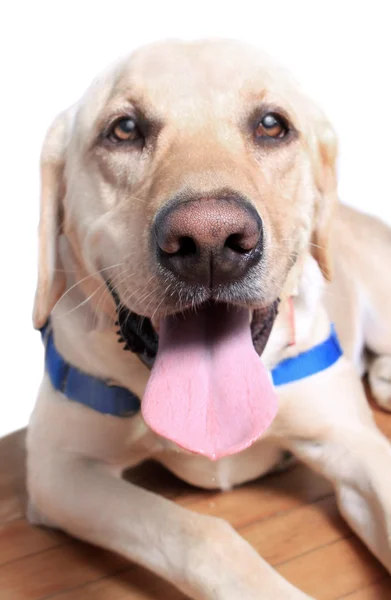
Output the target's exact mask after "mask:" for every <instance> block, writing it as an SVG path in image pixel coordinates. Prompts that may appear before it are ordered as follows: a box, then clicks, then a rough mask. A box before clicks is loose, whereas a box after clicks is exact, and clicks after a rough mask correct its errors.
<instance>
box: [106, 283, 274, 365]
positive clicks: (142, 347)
mask: <svg viewBox="0 0 391 600" xmlns="http://www.w3.org/2000/svg"><path fill="white" fill-rule="evenodd" d="M107 285H108V288H109V290H110V292H111V294H112V296H113V299H114V302H115V304H116V309H117V317H118V319H117V321H116V325H117V326H118V328H119V329H118V331H117V335H118V336H119V337H118V341H119V342H120V343H123V344H124V350H130V351H131V352H134V353H135V354H137V355H138V356H139V358H140V360H141V361H142V362H143V363H144V364H145V365H146V366H147V367H148V368H150V369H151V368H152V366H153V363H154V361H155V358H156V354H157V351H158V346H159V336H158V334H157V333H156V331H155V330H154V328H153V326H152V323H151V320H150V319H149V318H148V317H143V316H141V315H137V314H136V313H134V312H132V311H131V310H129V309H128V308H127V307H126V306H124V305H123V304H122V303H121V300H120V298H119V296H118V294H117V292H116V291H115V290H114V288H113V287H112V285H111V284H110V283H108V284H107ZM279 302H280V300H279V298H277V300H275V301H274V302H273V303H272V304H270V305H269V306H267V307H265V308H261V309H255V310H254V311H253V318H252V321H251V335H252V340H253V344H254V348H255V350H256V352H257V353H258V354H259V356H261V355H262V353H263V351H264V349H265V346H266V343H267V341H268V339H269V336H270V332H271V330H272V327H273V324H274V321H275V318H276V316H277V314H278V305H279Z"/></svg>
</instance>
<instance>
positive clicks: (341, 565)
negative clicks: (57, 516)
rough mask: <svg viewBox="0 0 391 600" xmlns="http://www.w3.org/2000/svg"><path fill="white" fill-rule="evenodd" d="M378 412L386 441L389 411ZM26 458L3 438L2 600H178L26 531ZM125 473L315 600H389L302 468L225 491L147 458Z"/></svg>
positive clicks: (58, 536) (139, 574)
mask: <svg viewBox="0 0 391 600" xmlns="http://www.w3.org/2000/svg"><path fill="white" fill-rule="evenodd" d="M375 414H376V419H377V420H378V423H379V425H380V426H381V428H382V429H383V431H384V432H385V433H386V434H387V435H388V437H390V438H391V415H385V414H384V413H381V412H380V411H376V413H375ZM24 459H25V454H24V432H23V431H22V432H18V433H16V434H13V435H11V436H8V437H6V438H4V439H2V440H0V600H44V599H45V600H48V599H49V598H50V599H58V600H92V599H94V600H151V599H162V600H184V598H185V597H184V596H183V594H180V593H178V592H177V591H176V590H174V589H173V588H172V587H170V586H169V585H167V584H166V583H165V582H163V581H161V580H160V579H159V578H157V577H155V576H154V575H152V574H150V573H149V572H147V571H146V570H144V569H142V568H140V567H137V566H135V565H133V564H130V563H128V562H127V561H125V560H123V559H122V558H119V557H117V556H114V555H112V554H109V553H107V552H104V551H102V550H99V549H97V548H94V547H91V546H88V545H86V544H82V543H80V542H77V541H75V540H72V539H71V538H69V537H67V536H66V535H64V534H62V533H59V532H55V531H50V530H44V529H38V528H34V527H30V526H29V525H28V524H27V522H26V521H25V519H24V510H25V500H26V492H25V484H24ZM390 477H391V475H390ZM130 479H131V480H132V481H136V482H138V484H139V485H142V486H144V487H146V488H149V489H153V490H156V491H158V492H159V493H161V494H163V495H165V496H166V497H169V498H173V499H175V500H176V501H177V502H179V503H180V504H182V505H185V506H187V507H189V508H191V509H192V510H196V511H199V512H203V513H208V514H213V515H218V516H221V517H224V518H225V519H227V520H228V521H230V523H232V525H233V526H234V527H235V528H236V529H237V530H238V531H240V533H241V535H242V536H244V537H245V538H246V539H247V540H248V541H249V542H250V543H251V544H253V546H254V547H255V548H256V549H257V550H258V551H259V552H260V554H262V556H263V557H264V558H265V559H266V560H267V561H269V562H270V563H271V564H272V565H273V566H274V567H275V568H276V569H277V570H278V571H279V572H280V573H281V574H282V575H283V576H284V577H286V578H287V579H289V580H290V581H291V582H292V583H294V584H295V585H297V586H298V587H299V588H301V589H303V590H305V591H306V592H307V593H309V594H310V595H312V596H314V597H315V598H317V599H319V600H320V599H324V600H326V599H327V600H331V599H334V598H346V599H347V600H386V599H391V578H390V577H389V576H388V575H387V573H386V571H385V570H384V569H383V567H382V566H381V565H380V564H379V563H378V562H377V561H376V560H375V559H374V558H373V557H372V556H371V555H370V554H369V552H368V551H367V550H366V549H365V548H364V546H363V545H362V544H361V542H359V541H358V539H357V538H356V537H355V536H354V535H353V534H352V532H351V531H350V530H349V528H348V527H347V526H346V525H345V524H344V523H343V521H342V520H341V519H340V517H339V516H338V513H337V510H336V505H335V501H334V497H333V494H332V491H331V489H330V486H329V485H328V484H327V483H326V482H325V481H324V480H322V479H321V478H320V477H318V476H317V475H314V474H313V473H311V472H310V471H309V470H308V469H306V468H305V467H303V466H301V465H299V466H296V467H293V468H292V469H290V470H289V471H288V472H285V473H281V474H277V475H273V476H270V477H267V478H265V479H263V480H262V481H261V482H256V483H252V484H250V485H246V486H244V487H241V488H239V489H237V490H234V491H233V492H229V493H224V494H215V493H210V492H204V491H200V490H197V489H193V488H191V487H190V486H188V485H186V484H184V483H182V482H180V481H179V480H178V479H176V478H175V477H173V476H171V475H170V474H169V473H167V472H166V471H165V470H163V469H162V468H161V467H159V466H157V465H155V464H153V463H150V464H147V465H144V466H143V467H142V468H138V469H135V470H134V471H133V472H131V474H130ZM390 481H391V479H390ZM390 493H391V492H390ZM227 550H228V549H227ZM260 599H261V592H260ZM238 600H240V599H238Z"/></svg>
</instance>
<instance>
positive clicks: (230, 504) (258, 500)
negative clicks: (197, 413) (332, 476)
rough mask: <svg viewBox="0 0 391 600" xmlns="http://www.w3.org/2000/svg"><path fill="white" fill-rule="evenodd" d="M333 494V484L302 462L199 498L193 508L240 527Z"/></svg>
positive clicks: (192, 504) (192, 505)
mask: <svg viewBox="0 0 391 600" xmlns="http://www.w3.org/2000/svg"><path fill="white" fill-rule="evenodd" d="M331 494H332V487H331V485H330V484H329V483H328V482H327V481H326V480H325V479H323V477H321V476H320V475H317V474H316V473H314V472H313V471H310V470H309V469H308V468H307V467H305V466H304V465H300V464H299V465H297V466H295V467H292V468H290V469H289V471H286V472H285V473H276V474H273V475H269V476H268V477H265V478H264V479H262V480H258V481H256V482H254V483H250V484H247V485H245V486H242V487H239V488H236V489H234V490H232V491H230V492H223V493H218V494H215V495H214V496H212V497H209V498H206V499H201V500H196V502H194V503H193V502H192V503H191V508H192V509H193V510H195V511H197V512H200V513H203V514H208V515H214V516H218V517H220V518H223V519H226V520H227V521H228V522H229V523H231V525H233V526H234V527H236V528H240V527H243V526H245V525H247V524H249V523H251V522H252V521H257V520H260V519H266V518H268V517H271V516H273V515H276V514H277V513H279V512H281V511H287V510H290V509H292V508H295V507H297V506H303V505H304V504H307V503H309V502H315V501H316V500H319V499H320V498H324V497H325V496H328V495H331ZM179 502H180V501H179ZM188 505H189V506H190V503H188Z"/></svg>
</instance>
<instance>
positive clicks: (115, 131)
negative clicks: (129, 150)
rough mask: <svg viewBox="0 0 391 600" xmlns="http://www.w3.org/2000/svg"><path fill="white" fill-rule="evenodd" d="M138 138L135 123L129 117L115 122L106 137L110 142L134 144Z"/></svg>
mask: <svg viewBox="0 0 391 600" xmlns="http://www.w3.org/2000/svg"><path fill="white" fill-rule="evenodd" d="M140 137H141V133H140V130H139V128H138V127H137V124H136V121H135V120H134V119H132V118H130V117H126V118H124V119H120V120H119V121H116V122H115V123H114V125H113V126H112V128H111V130H110V132H109V135H108V138H109V139H110V140H111V141H112V142H135V141H136V140H138V139H139V138H140Z"/></svg>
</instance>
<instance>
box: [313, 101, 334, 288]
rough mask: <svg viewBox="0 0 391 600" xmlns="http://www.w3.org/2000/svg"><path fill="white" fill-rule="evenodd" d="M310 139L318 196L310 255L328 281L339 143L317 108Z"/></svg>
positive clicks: (330, 269) (330, 265)
mask: <svg viewBox="0 0 391 600" xmlns="http://www.w3.org/2000/svg"><path fill="white" fill-rule="evenodd" d="M312 137H313V139H312V146H313V148H312V150H313V159H314V173H315V183H316V187H317V192H318V193H317V198H316V203H315V211H314V225H313V232H312V240H311V241H312V244H313V245H312V246H311V252H312V255H313V257H314V258H315V259H316V261H317V262H318V264H319V267H320V269H321V271H322V273H323V276H324V277H325V279H327V280H328V281H330V280H331V278H332V261H331V252H330V237H331V227H332V220H333V215H334V210H335V208H336V206H337V203H338V196H337V174H336V160H337V154H338V143H337V137H336V135H335V133H334V130H333V128H332V127H331V125H330V123H329V122H328V121H327V119H326V118H325V116H324V115H323V114H321V112H320V111H318V109H316V115H314V121H313V136H312Z"/></svg>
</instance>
